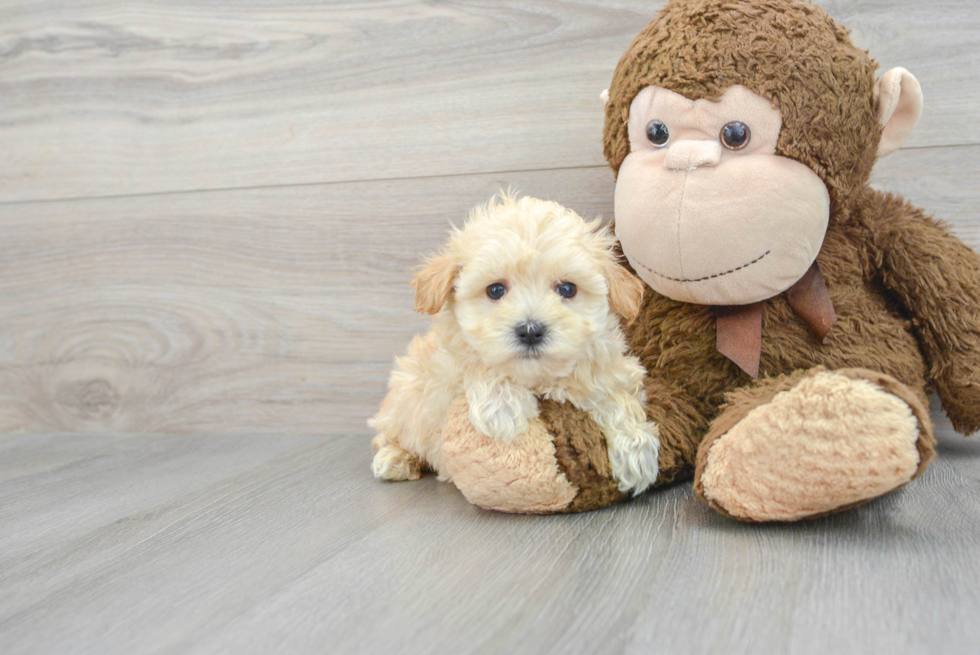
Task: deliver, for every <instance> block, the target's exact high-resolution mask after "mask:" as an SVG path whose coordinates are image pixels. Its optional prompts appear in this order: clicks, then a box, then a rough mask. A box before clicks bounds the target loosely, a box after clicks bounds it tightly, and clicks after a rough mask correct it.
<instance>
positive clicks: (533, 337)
mask: <svg viewBox="0 0 980 655" xmlns="http://www.w3.org/2000/svg"><path fill="white" fill-rule="evenodd" d="M547 331H548V328H546V327H545V326H543V325H541V324H540V323H534V322H533V321H528V322H527V323H524V324H522V325H518V326H517V327H516V328H514V333H515V334H516V335H517V340H518V341H520V342H521V343H522V344H524V345H525V346H536V345H538V344H539V343H541V340H542V339H544V335H545V333H546V332H547Z"/></svg>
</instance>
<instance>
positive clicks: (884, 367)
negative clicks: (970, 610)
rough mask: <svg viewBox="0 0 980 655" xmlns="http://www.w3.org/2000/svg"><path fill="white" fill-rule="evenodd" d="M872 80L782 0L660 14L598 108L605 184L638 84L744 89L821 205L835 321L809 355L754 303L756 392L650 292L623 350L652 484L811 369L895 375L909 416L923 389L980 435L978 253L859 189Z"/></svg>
mask: <svg viewBox="0 0 980 655" xmlns="http://www.w3.org/2000/svg"><path fill="white" fill-rule="evenodd" d="M875 68H876V64H875V63H874V62H873V61H871V60H870V59H869V58H868V57H867V55H866V53H864V52H862V51H861V50H859V49H857V48H855V47H854V46H853V45H852V44H851V43H850V41H849V40H848V38H847V31H846V30H844V29H843V28H840V27H838V26H836V25H835V24H834V23H833V21H831V19H830V18H829V17H828V16H827V15H826V14H825V13H824V12H823V11H822V10H821V9H819V8H818V7H815V6H813V5H810V4H808V3H804V2H797V1H793V0H756V1H755V2H732V1H730V0H724V1H723V0H684V1H683V2H681V1H674V2H670V3H668V4H667V6H666V7H665V8H664V9H663V11H662V12H661V14H660V16H659V17H658V18H657V19H656V20H655V21H654V22H652V23H651V24H650V26H649V27H648V28H646V29H645V30H644V31H643V32H641V33H640V34H639V35H638V36H637V38H636V39H635V40H634V42H633V44H632V45H631V46H630V48H629V50H628V51H627V53H626V54H625V55H624V56H623V58H622V60H621V61H620V63H619V66H618V67H617V69H616V73H615V77H614V79H613V83H612V85H611V87H610V89H609V102H608V104H607V106H606V126H605V153H606V157H607V159H608V160H609V164H610V166H611V167H612V169H613V170H614V171H618V169H619V166H620V164H621V163H622V161H623V159H624V158H625V157H626V155H627V154H629V141H628V138H627V130H626V118H627V116H628V114H629V107H630V103H631V102H632V100H633V98H634V97H635V96H636V94H637V93H638V92H639V91H640V90H641V89H642V88H643V87H645V86H648V85H658V86H661V87H665V88H668V89H670V90H673V91H675V92H677V93H681V94H683V95H684V96H686V97H688V98H690V99H694V100H696V99H701V98H706V99H709V100H717V99H718V98H719V97H720V96H721V95H722V93H723V92H724V91H725V89H727V88H728V87H729V86H731V85H735V84H741V85H744V86H746V87H747V88H749V89H750V90H752V91H753V92H755V93H758V94H760V95H763V96H765V97H767V98H769V99H770V100H771V101H772V102H773V104H774V106H776V107H777V108H778V109H779V110H780V111H781V113H782V116H783V121H784V122H783V128H782V131H781V133H780V138H779V145H778V148H777V154H779V155H783V156H786V157H791V158H793V159H796V160H798V161H800V162H802V163H804V164H806V165H807V166H809V167H810V168H811V169H813V170H814V171H815V172H816V173H817V174H818V175H819V176H820V177H821V179H823V181H824V182H825V183H826V185H827V188H828V190H829V192H830V195H831V200H832V203H831V212H832V215H831V219H830V227H829V229H828V232H827V235H826V239H825V242H824V245H823V248H822V250H821V252H820V254H819V256H818V258H817V261H818V263H819V265H820V268H821V270H822V271H823V274H824V277H825V279H826V283H827V287H828V289H829V291H830V295H831V298H832V299H833V302H834V306H835V308H836V311H837V316H838V321H837V324H836V325H835V326H834V327H833V329H832V330H831V332H830V335H829V343H828V344H826V345H821V344H820V343H818V342H817V340H816V339H815V338H814V336H813V335H812V334H811V333H810V332H809V331H808V329H807V328H806V326H805V325H804V324H803V323H802V322H801V320H800V319H799V318H798V317H797V316H796V315H795V314H794V312H793V311H792V309H791V308H790V307H789V305H788V303H787V302H786V300H785V298H784V297H783V296H777V297H775V298H772V299H770V300H769V301H766V303H765V307H764V314H763V342H762V358H761V365H760V377H761V378H762V380H763V381H762V382H760V383H757V385H759V386H757V387H748V385H749V384H750V382H751V380H750V379H749V378H748V376H747V375H745V374H744V373H742V372H741V371H740V370H739V369H738V367H737V366H736V365H735V364H733V363H732V362H731V361H729V360H728V359H726V358H725V357H724V356H722V355H720V354H719V353H718V352H717V351H716V349H715V320H714V317H713V316H712V313H711V310H710V308H709V307H705V306H699V305H692V304H685V303H681V302H676V301H674V300H671V299H669V298H666V297H664V296H661V295H659V294H657V293H655V292H654V291H652V290H651V289H649V288H647V290H646V295H645V298H644V303H643V307H642V308H641V310H640V313H639V315H638V317H637V319H636V320H635V321H634V322H633V324H632V325H631V326H630V327H629V328H628V338H629V340H630V343H631V344H632V349H633V352H634V353H635V354H636V355H637V356H639V357H640V359H641V361H642V362H643V363H644V364H645V365H646V367H647V369H648V371H649V376H648V379H647V382H646V390H647V397H648V403H649V410H648V413H649V417H650V419H651V420H653V421H656V422H657V423H658V424H659V425H660V439H661V449H660V466H661V478H660V480H659V483H660V484H666V483H669V482H672V481H675V480H679V479H683V478H687V477H690V476H691V475H692V474H693V473H694V469H695V454H696V452H697V449H698V444H699V443H700V442H701V440H702V438H703V437H704V435H705V433H706V432H707V431H708V427H709V424H710V423H711V421H712V420H714V419H715V417H717V416H718V415H719V411H720V408H721V407H722V406H723V405H724V403H725V398H726V394H732V393H733V392H736V395H735V396H731V397H734V398H738V397H739V396H738V394H739V393H742V392H741V391H740V390H742V389H743V388H746V389H748V388H765V389H766V393H771V392H772V391H773V388H774V384H775V383H773V382H771V381H769V380H767V378H770V379H771V378H776V377H778V376H783V375H790V376H791V378H790V379H793V378H794V377H797V376H800V375H803V374H804V373H803V372H804V371H808V370H810V369H812V368H813V367H815V366H823V367H826V368H828V369H831V370H838V369H845V368H855V367H857V368H862V369H870V370H871V371H875V372H878V373H883V374H886V375H888V376H891V377H893V378H895V379H896V380H898V381H900V382H901V383H903V384H904V385H905V387H907V388H908V389H909V390H911V393H912V395H913V396H914V397H913V398H910V399H909V402H910V404H911V405H912V406H913V408H914V409H915V411H916V413H917V415H918V414H919V413H920V412H921V411H922V410H921V408H922V407H924V406H928V404H927V400H926V387H927V385H930V386H932V387H933V388H934V389H935V390H936V392H937V393H938V395H939V397H940V398H941V400H942V403H943V406H944V408H945V409H946V411H947V412H948V413H949V415H950V418H951V420H952V422H953V425H954V426H955V427H956V428H957V429H958V430H960V431H961V432H964V433H970V432H973V431H975V430H977V429H978V428H980V256H978V255H977V254H976V253H975V252H973V251H972V250H971V249H970V248H969V247H967V246H966V245H964V244H963V243H962V242H960V241H959V240H958V239H956V238H955V237H954V236H952V235H951V234H950V233H949V231H948V229H947V228H946V226H944V225H943V224H941V223H938V222H936V221H934V220H933V219H932V218H930V217H929V216H927V215H925V214H924V213H923V212H922V211H921V210H919V209H917V208H915V207H913V206H911V205H909V204H907V203H905V202H904V201H903V200H902V199H901V198H900V197H898V196H894V195H891V194H884V193H880V192H877V191H874V190H872V189H871V188H870V187H869V186H868V178H869V175H870V172H871V167H872V165H873V164H874V161H875V156H876V154H875V153H876V151H877V145H878V142H879V139H880V137H881V126H880V124H879V123H878V121H877V118H876V116H877V114H876V112H877V100H876V97H875V95H874V84H875V80H874V71H875ZM777 386H778V385H777ZM927 420H928V419H927V418H926V419H923V424H924V425H925V424H926V423H927ZM925 433H926V432H924V434H925ZM928 434H929V435H931V433H928ZM930 439H931V436H929V437H928V438H926V437H924V438H923V440H922V445H920V452H921V455H922V463H921V468H924V466H925V465H926V464H927V463H928V461H929V460H930V459H931V457H932V455H931V453H932V450H931V445H930V444H931V442H930V441H929V440H930ZM921 468H920V472H921Z"/></svg>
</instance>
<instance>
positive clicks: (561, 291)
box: [555, 282, 578, 298]
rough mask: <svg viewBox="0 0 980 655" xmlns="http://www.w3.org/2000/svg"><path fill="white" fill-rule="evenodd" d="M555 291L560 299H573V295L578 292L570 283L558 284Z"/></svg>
mask: <svg viewBox="0 0 980 655" xmlns="http://www.w3.org/2000/svg"><path fill="white" fill-rule="evenodd" d="M555 291H557V292H558V295H559V296H561V297H562V298H574V297H575V294H576V293H577V292H578V289H576V288H575V285H574V284H572V283H571V282H559V283H558V286H557V287H555Z"/></svg>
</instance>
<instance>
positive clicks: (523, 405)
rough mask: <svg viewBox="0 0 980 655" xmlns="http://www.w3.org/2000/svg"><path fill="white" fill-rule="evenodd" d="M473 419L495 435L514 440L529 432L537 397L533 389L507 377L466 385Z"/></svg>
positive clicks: (487, 433)
mask: <svg viewBox="0 0 980 655" xmlns="http://www.w3.org/2000/svg"><path fill="white" fill-rule="evenodd" d="M466 400H467V402H468V403H469V406H470V422H471V423H472V424H473V427H474V428H476V429H477V431H478V432H480V433H481V434H484V435H486V436H488V437H491V438H493V439H500V440H501V441H505V442H509V441H513V440H514V439H515V438H516V437H517V436H518V435H520V434H523V433H524V432H527V429H528V426H529V422H530V421H531V419H533V418H535V417H536V416H537V415H538V401H537V398H535V397H534V394H533V393H531V391H530V390H528V389H525V388H524V387H519V386H517V385H514V384H511V383H510V382H507V381H506V380H499V381H485V380H481V381H479V382H473V383H472V384H470V385H469V386H468V387H467V389H466Z"/></svg>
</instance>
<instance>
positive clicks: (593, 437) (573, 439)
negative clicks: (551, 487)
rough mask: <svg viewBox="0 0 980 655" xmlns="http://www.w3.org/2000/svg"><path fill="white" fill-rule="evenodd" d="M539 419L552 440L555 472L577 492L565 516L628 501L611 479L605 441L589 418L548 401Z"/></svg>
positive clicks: (580, 411)
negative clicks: (557, 470)
mask: <svg viewBox="0 0 980 655" xmlns="http://www.w3.org/2000/svg"><path fill="white" fill-rule="evenodd" d="M540 409H541V414H540V419H541V422H542V423H543V424H544V425H545V427H546V428H547V430H548V433H549V434H550V435H552V437H553V438H554V444H555V457H556V459H557V460H558V468H559V470H561V472H562V473H564V474H565V477H566V478H567V479H568V481H569V482H570V483H571V484H572V485H573V486H575V487H576V488H577V489H578V493H577V494H576V496H575V498H574V499H573V500H572V502H571V503H570V504H569V505H568V506H567V507H566V508H565V509H564V511H565V512H585V511H588V510H590V509H596V508H599V507H606V506H607V505H612V504H613V503H617V502H619V501H621V500H624V499H626V498H628V497H629V495H628V494H625V493H623V492H621V491H620V490H619V488H618V485H617V483H616V480H615V479H613V477H612V470H611V469H610V467H609V457H608V456H607V455H606V440H605V437H603V436H602V431H601V430H599V426H597V425H596V424H595V423H594V422H593V421H592V420H591V419H590V418H589V415H588V414H587V413H586V412H584V411H582V410H580V409H575V408H570V409H569V408H567V406H566V405H561V404H559V403H556V402H554V401H552V400H543V401H541V403H540Z"/></svg>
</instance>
